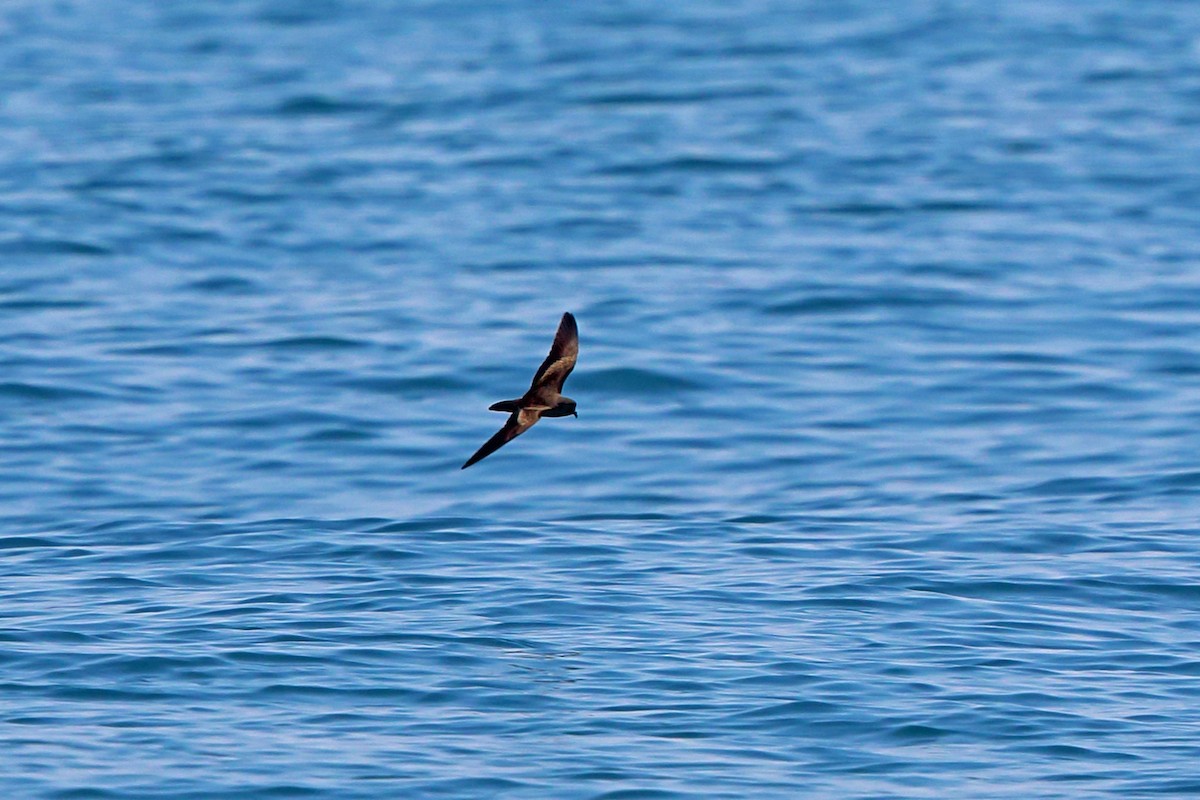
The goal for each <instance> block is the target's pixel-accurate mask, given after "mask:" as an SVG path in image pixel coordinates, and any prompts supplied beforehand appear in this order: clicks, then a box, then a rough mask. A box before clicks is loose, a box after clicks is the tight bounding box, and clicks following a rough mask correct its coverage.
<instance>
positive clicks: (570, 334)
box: [462, 312, 579, 469]
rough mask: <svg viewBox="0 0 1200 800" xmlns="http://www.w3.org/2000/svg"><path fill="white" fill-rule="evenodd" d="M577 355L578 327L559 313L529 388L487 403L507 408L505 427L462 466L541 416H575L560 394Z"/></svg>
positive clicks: (569, 401)
mask: <svg viewBox="0 0 1200 800" xmlns="http://www.w3.org/2000/svg"><path fill="white" fill-rule="evenodd" d="M578 357H579V328H577V327H576V325H575V317H573V316H571V313H570V312H567V313H566V314H563V315H562V321H561V322H559V323H558V333H556V334H554V344H552V345H551V346H550V355H548V356H546V360H545V361H543V362H542V365H541V366H540V367H538V371H537V372H536V373H535V374H534V376H533V382H532V383H531V384H530V385H529V391H528V392H526V393H525V394H524V395H523V396H521V397H518V398H517V399H516V400H501V401H500V402H499V403H493V404H492V405H491V406H489V407H488V408H489V410H491V411H508V412H511V415H510V416H509V418H508V422H506V423H504V427H503V428H501V429H500V430H498V431H496V434H495V435H494V436H492V438H490V439H488V440H487V441H486V442H484V443H483V447H481V448H479V449H478V450H476V451H475V455H473V456H471V457H470V458H468V459H467V463H465V464H463V465H462V469H466V468H467V467H469V466H471V465H472V464H474V463H475V462H476V461H480V460H482V459H484V458H487V457H488V456H490V455H491V454H492V453H494V452H496V451H497V450H499V449H500V448H501V447H503V446H504V445H506V444H508V443H509V442H511V441H512V440H513V439H515V438H517V437H518V436H520V435H521V434H522V433H524V432H525V431H527V430H529V429H530V428H532V427H533V424H534V423H535V422H537V421H538V420H539V419H541V418H542V417H567V416H573V417H578V416H579V415H578V414H576V413H575V401H574V400H572V399H571V398H569V397H566V396H564V395H563V394H562V387H563V382H564V381H566V379H567V376H568V375H570V374H571V370H573V369H575V359H576V358H578Z"/></svg>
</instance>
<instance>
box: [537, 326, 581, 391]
mask: <svg viewBox="0 0 1200 800" xmlns="http://www.w3.org/2000/svg"><path fill="white" fill-rule="evenodd" d="M578 357H579V328H578V327H577V326H576V325H575V317H574V316H572V314H571V312H570V311H568V312H567V313H565V314H563V315H562V321H561V322H559V323H558V333H556V334H554V344H552V345H550V355H548V356H546V360H545V361H543V362H542V365H541V366H540V367H538V371H537V372H535V373H534V375H533V382H532V383H530V384H529V390H530V391H531V392H532V391H535V390H538V389H552V390H553V391H554V393H555V394H558V393H559V392H561V391H562V387H563V382H564V381H566V379H567V376H568V375H570V374H571V370H573V369H575V359H577V358H578Z"/></svg>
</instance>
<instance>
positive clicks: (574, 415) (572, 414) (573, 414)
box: [571, 411, 579, 419]
mask: <svg viewBox="0 0 1200 800" xmlns="http://www.w3.org/2000/svg"><path fill="white" fill-rule="evenodd" d="M571 416H572V417H574V418H575V419H579V412H578V411H572V412H571Z"/></svg>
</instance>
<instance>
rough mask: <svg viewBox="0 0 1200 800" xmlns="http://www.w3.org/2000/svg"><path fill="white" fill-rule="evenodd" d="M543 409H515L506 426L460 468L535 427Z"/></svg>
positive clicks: (467, 465)
mask: <svg viewBox="0 0 1200 800" xmlns="http://www.w3.org/2000/svg"><path fill="white" fill-rule="evenodd" d="M542 410H543V409H540V408H523V409H521V410H520V411H514V412H513V413H512V415H511V416H509V418H508V422H505V423H504V427H503V428H501V429H500V430H498V431H496V433H495V434H493V435H492V438H490V439H488V440H487V441H486V442H484V443H483V447H481V448H479V449H478V450H476V451H475V455H473V456H471V457H470V458H468V459H467V463H465V464H463V465H462V467H460V469H466V468H467V467H469V466H471V465H472V464H474V463H475V462H476V461H482V460H483V459H485V458H487V457H488V456H490V455H491V454H492V453H494V452H496V451H497V450H499V449H500V448H501V447H504V445H506V444H508V443H509V442H511V441H512V440H513V439H515V438H517V437H518V436H520V435H521V434H522V433H524V432H525V431H527V430H529V429H530V428H532V427H533V423H535V422H537V421H538V420H539V419H541V416H542Z"/></svg>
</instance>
